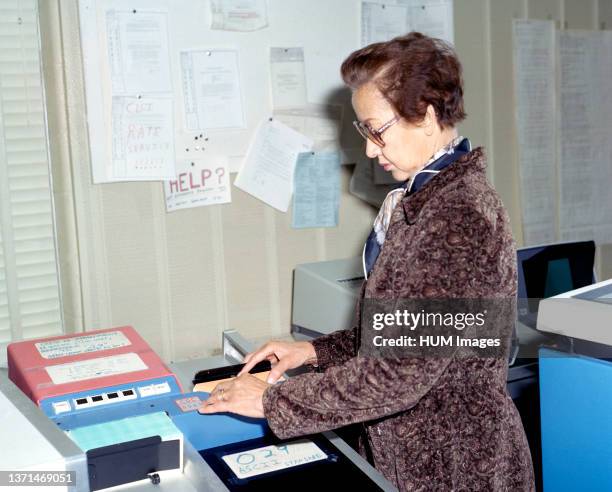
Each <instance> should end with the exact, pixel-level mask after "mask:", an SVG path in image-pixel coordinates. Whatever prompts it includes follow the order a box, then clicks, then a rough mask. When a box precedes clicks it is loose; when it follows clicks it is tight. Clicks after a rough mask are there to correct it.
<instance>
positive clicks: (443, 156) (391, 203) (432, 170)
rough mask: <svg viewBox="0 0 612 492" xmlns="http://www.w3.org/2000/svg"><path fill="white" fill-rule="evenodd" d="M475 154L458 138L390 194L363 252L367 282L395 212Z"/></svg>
mask: <svg viewBox="0 0 612 492" xmlns="http://www.w3.org/2000/svg"><path fill="white" fill-rule="evenodd" d="M471 150H472V144H471V143H470V141H469V140H468V139H467V138H464V137H457V138H455V139H453V140H452V141H451V142H450V143H449V144H448V145H446V146H445V147H443V148H442V149H440V150H439V151H438V152H436V153H435V154H434V155H433V156H432V157H431V159H429V161H428V162H427V163H426V164H425V166H424V167H423V169H421V170H420V171H419V172H417V173H416V174H415V175H414V176H412V178H410V179H409V180H408V181H407V182H405V183H402V184H401V186H399V187H398V188H395V189H394V190H391V191H390V192H389V194H388V195H387V197H386V198H385V200H384V202H383V204H382V206H381V207H380V210H379V212H378V215H377V216H376V219H375V220H374V227H373V228H372V232H370V235H369V236H368V239H367V241H366V243H365V246H364V248H363V273H364V275H365V278H366V279H367V278H368V276H369V275H370V272H371V271H372V268H373V267H374V263H376V259H377V258H378V255H379V254H380V250H381V249H382V245H383V243H384V242H385V236H386V234H387V229H388V228H389V222H390V220H391V214H392V213H393V209H394V208H395V207H396V206H397V204H398V203H399V202H400V201H401V199H402V198H404V196H406V195H412V194H413V193H416V192H417V191H418V190H420V189H421V188H422V187H423V186H424V185H425V184H426V183H427V182H429V180H430V179H431V178H433V177H434V176H435V175H436V174H438V173H439V172H440V171H441V170H442V169H444V168H445V167H447V166H450V165H451V164H452V163H453V162H455V161H456V160H457V159H459V157H461V156H462V155H464V154H467V153H468V152H470V151H471Z"/></svg>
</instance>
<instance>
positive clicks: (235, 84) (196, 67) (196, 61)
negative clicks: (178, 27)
mask: <svg viewBox="0 0 612 492" xmlns="http://www.w3.org/2000/svg"><path fill="white" fill-rule="evenodd" d="M181 72H182V77H183V102H184V107H185V124H186V126H187V129H188V130H208V129H222V128H244V127H245V117H244V109H243V105H242V92H241V89H240V71H239V66H238V51H236V50H192V51H183V52H181Z"/></svg>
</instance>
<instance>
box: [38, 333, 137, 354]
mask: <svg viewBox="0 0 612 492" xmlns="http://www.w3.org/2000/svg"><path fill="white" fill-rule="evenodd" d="M35 345H36V348H37V349H38V352H39V353H40V355H41V356H42V357H44V358H45V359H57V358H59V357H68V356H71V355H78V354H87V353H89V352H98V351H100V350H110V349H115V348H119V347H127V346H128V345H131V342H130V341H129V340H128V338H127V337H126V336H125V335H124V334H123V333H121V332H120V331H111V332H107V333H96V334H95V335H85V336H82V337H74V338H62V339H61V340H50V341H48V342H38V343H37V344H35Z"/></svg>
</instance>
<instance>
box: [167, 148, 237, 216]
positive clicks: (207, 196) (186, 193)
mask: <svg viewBox="0 0 612 492" xmlns="http://www.w3.org/2000/svg"><path fill="white" fill-rule="evenodd" d="M176 168H177V175H176V179H173V180H170V181H166V182H165V183H164V189H165V192H166V211H167V212H173V211H174V210H180V209H183V208H192V207H202V206H205V205H217V204H219V203H228V202H231V201H232V199H231V192H230V181H229V169H228V164H227V157H221V156H219V157H215V158H213V159H193V160H183V161H179V162H178V163H177V164H176Z"/></svg>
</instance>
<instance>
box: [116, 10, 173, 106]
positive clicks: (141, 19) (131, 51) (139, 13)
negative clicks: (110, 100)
mask: <svg viewBox="0 0 612 492" xmlns="http://www.w3.org/2000/svg"><path fill="white" fill-rule="evenodd" d="M167 15H168V14H167V13H166V12H156V11H147V10H141V9H133V10H126V11H116V10H109V11H107V12H106V43H107V54H108V61H109V66H110V69H111V83H112V89H113V95H115V96H117V95H137V94H145V93H152V92H154V93H166V94H169V93H170V92H171V91H172V80H171V77H170V55H169V49H168V25H167V24H168V20H167Z"/></svg>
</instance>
